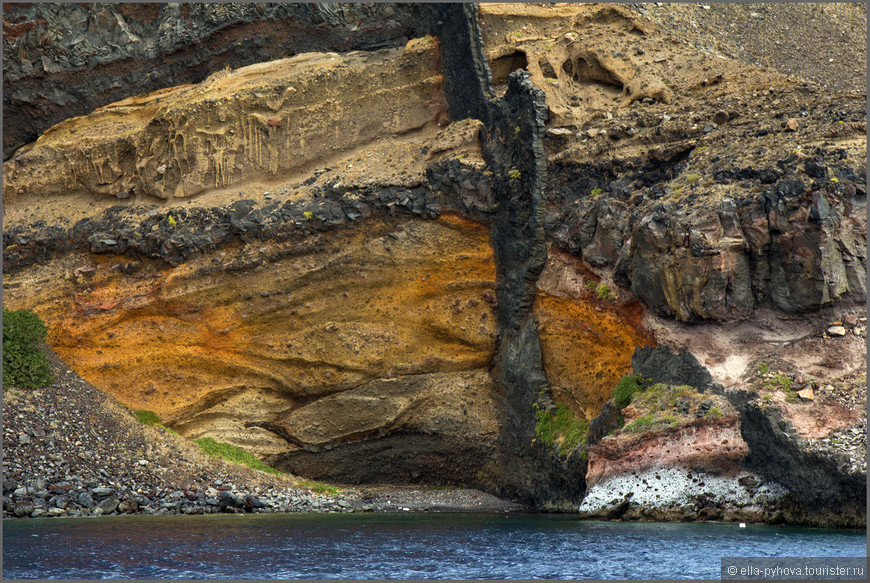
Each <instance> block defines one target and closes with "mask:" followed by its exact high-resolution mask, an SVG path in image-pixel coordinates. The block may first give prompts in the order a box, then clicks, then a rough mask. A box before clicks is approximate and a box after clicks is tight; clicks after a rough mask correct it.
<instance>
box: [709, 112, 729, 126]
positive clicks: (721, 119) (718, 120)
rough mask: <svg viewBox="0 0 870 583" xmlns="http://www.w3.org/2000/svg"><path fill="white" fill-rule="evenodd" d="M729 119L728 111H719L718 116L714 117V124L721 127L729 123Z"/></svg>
mask: <svg viewBox="0 0 870 583" xmlns="http://www.w3.org/2000/svg"><path fill="white" fill-rule="evenodd" d="M729 119H730V118H729V116H728V112H727V111H717V112H716V115H714V116H713V123H714V124H716V125H719V126H720V125H723V124H726V123H728V120H729Z"/></svg>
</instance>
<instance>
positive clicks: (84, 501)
mask: <svg viewBox="0 0 870 583" xmlns="http://www.w3.org/2000/svg"><path fill="white" fill-rule="evenodd" d="M76 503H77V504H78V505H79V506H84V507H85V508H93V507H94V499H93V498H92V497H91V495H90V494H88V493H87V492H82V493H81V494H79V496H78V498H76Z"/></svg>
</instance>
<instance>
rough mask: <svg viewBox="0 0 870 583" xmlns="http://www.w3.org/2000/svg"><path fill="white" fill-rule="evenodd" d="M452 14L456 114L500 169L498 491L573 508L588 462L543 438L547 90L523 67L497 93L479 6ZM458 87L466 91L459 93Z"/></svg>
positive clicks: (449, 49)
mask: <svg viewBox="0 0 870 583" xmlns="http://www.w3.org/2000/svg"><path fill="white" fill-rule="evenodd" d="M444 11H445V12H446V13H447V16H445V18H444V20H443V22H444V23H445V29H444V30H443V31H442V34H441V35H440V36H441V39H442V55H443V59H444V72H445V86H446V87H447V91H448V97H447V102H448V106H449V107H450V114H451V117H452V118H454V119H460V118H463V117H477V118H478V119H480V120H481V121H482V122H483V123H484V125H485V126H486V129H485V131H484V132H483V156H484V159H485V160H486V162H487V165H488V166H489V168H490V170H491V171H492V173H493V180H492V189H493V192H494V200H495V205H494V206H495V208H494V212H495V218H494V220H493V226H492V234H491V241H492V247H493V250H494V255H495V264H496V287H497V299H498V310H497V313H498V315H497V318H498V342H497V346H496V354H495V358H494V361H493V380H494V381H495V383H496V386H498V387H499V389H500V392H501V395H502V398H503V399H504V407H503V411H504V414H503V415H504V417H503V419H502V428H503V429H502V431H503V433H502V436H501V439H500V444H501V451H500V452H499V453H498V464H497V469H496V472H497V473H498V474H499V475H498V476H497V477H495V480H494V485H495V489H496V491H497V493H498V494H500V495H502V496H507V497H510V498H514V499H518V500H521V501H523V502H525V503H527V504H531V505H533V506H536V507H547V508H552V509H565V510H569V509H571V510H573V509H575V508H576V507H577V504H579V502H580V500H581V499H582V497H583V494H584V492H585V481H584V475H585V472H586V462H585V460H584V459H583V458H582V457H581V456H576V455H575V456H569V457H568V458H567V460H562V459H559V457H558V456H556V455H554V452H552V451H551V450H549V449H548V448H547V447H545V446H544V444H542V443H539V442H536V441H535V422H536V419H535V408H534V406H535V405H544V406H546V404H547V403H549V402H550V396H549V384H548V381H547V377H546V375H545V374H544V370H543V364H542V360H541V344H540V338H539V336H538V323H537V320H536V319H535V316H534V314H533V312H532V307H533V304H534V301H535V295H536V293H537V292H536V289H537V288H536V284H537V280H538V276H539V275H540V274H541V270H542V269H543V268H544V263H545V262H546V260H547V247H546V235H545V230H544V221H543V219H544V207H543V192H544V185H545V184H546V155H545V152H544V147H543V140H544V133H545V127H544V122H545V121H546V120H547V115H548V109H547V104H546V97H545V94H544V92H543V91H541V90H540V89H538V88H536V87H535V86H534V85H533V84H532V82H531V79H530V78H529V75H528V73H527V72H526V71H524V70H518V71H515V72H513V73H512V74H511V75H510V77H509V81H508V89H507V92H506V93H505V95H504V97H503V98H501V99H498V100H495V99H492V97H491V96H492V74H491V72H490V70H489V66H488V64H487V62H486V60H485V58H484V56H483V45H482V41H481V33H480V27H479V23H478V19H477V6H473V5H451V6H449V7H445V9H444ZM470 75H474V77H473V78H469V76H470ZM453 91H456V92H457V93H454V94H452V95H451V92H453Z"/></svg>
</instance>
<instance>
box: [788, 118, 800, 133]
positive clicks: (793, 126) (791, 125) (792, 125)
mask: <svg viewBox="0 0 870 583" xmlns="http://www.w3.org/2000/svg"><path fill="white" fill-rule="evenodd" d="M797 129H798V121H797V120H796V119H795V118H793V117H790V118H789V119H788V121H787V122H785V131H787V132H796V131H797Z"/></svg>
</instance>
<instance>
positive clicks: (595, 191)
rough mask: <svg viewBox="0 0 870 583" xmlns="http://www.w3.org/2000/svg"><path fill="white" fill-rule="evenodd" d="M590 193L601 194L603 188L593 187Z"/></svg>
mask: <svg viewBox="0 0 870 583" xmlns="http://www.w3.org/2000/svg"><path fill="white" fill-rule="evenodd" d="M589 194H591V195H592V196H598V195H599V194H601V189H600V188H593V189H592V190H591V191H590V192H589Z"/></svg>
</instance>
